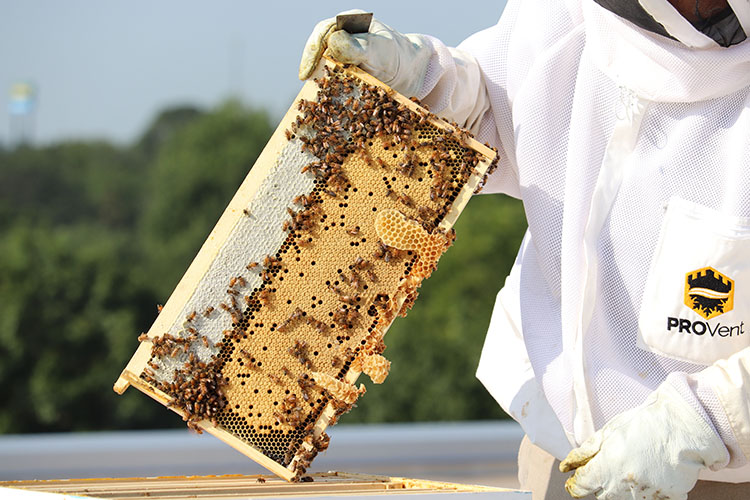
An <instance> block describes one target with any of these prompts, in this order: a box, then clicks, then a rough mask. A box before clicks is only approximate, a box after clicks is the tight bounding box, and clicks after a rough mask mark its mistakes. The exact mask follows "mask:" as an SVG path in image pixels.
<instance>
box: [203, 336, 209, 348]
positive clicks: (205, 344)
mask: <svg viewBox="0 0 750 500" xmlns="http://www.w3.org/2000/svg"><path fill="white" fill-rule="evenodd" d="M201 342H203V345H204V346H206V347H209V345H208V339H207V338H206V336H205V335H204V336H202V337H201Z"/></svg>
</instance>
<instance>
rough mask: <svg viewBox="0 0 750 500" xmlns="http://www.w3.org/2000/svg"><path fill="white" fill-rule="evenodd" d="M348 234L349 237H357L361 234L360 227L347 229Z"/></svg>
mask: <svg viewBox="0 0 750 500" xmlns="http://www.w3.org/2000/svg"><path fill="white" fill-rule="evenodd" d="M346 234H348V235H349V236H357V235H358V234H359V226H357V227H353V228H352V229H347V230H346Z"/></svg>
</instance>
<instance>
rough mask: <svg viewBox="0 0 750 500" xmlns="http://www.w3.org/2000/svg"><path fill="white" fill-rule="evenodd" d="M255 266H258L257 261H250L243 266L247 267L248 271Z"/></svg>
mask: <svg viewBox="0 0 750 500" xmlns="http://www.w3.org/2000/svg"><path fill="white" fill-rule="evenodd" d="M256 267H258V263H257V262H251V263H249V264H248V265H246V266H245V268H246V269H247V270H248V271H250V270H253V269H255V268H256Z"/></svg>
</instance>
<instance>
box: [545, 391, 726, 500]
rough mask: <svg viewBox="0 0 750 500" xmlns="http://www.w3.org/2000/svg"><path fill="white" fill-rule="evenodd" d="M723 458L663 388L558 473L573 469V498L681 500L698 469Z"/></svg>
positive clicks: (719, 446)
mask: <svg viewBox="0 0 750 500" xmlns="http://www.w3.org/2000/svg"><path fill="white" fill-rule="evenodd" d="M727 459H728V452H727V449H726V447H725V446H724V443H723V442H722V441H721V439H720V438H719V436H718V435H717V434H716V432H714V430H713V429H712V428H711V427H710V426H709V424H708V423H707V422H706V421H705V419H704V418H703V417H702V416H701V415H700V414H698V412H697V411H696V410H695V409H693V408H692V407H691V406H690V405H689V404H688V403H687V402H686V401H685V400H684V399H683V397H682V396H681V395H680V394H679V392H678V391H677V390H676V389H675V388H674V387H672V386H671V385H670V384H668V383H665V384H662V385H661V386H659V388H658V389H657V390H656V391H654V392H653V393H652V394H651V395H650V396H649V397H648V399H646V401H645V402H644V403H643V404H642V405H641V406H639V407H636V408H633V409H631V410H628V411H626V412H624V413H621V414H620V415H618V416H616V417H615V418H613V419H612V420H611V421H609V422H608V423H607V424H606V425H605V426H604V427H603V428H601V429H600V430H598V431H597V432H596V433H595V434H594V435H593V436H591V437H590V438H589V439H587V440H586V441H585V442H584V443H583V444H582V445H581V446H580V447H579V448H576V449H574V450H573V451H571V452H570V453H569V454H568V456H567V457H566V458H565V460H563V461H562V463H561V464H560V471H561V472H568V471H571V470H573V469H576V472H575V474H574V475H573V476H572V477H571V478H569V479H568V481H567V482H566V483H565V489H566V490H567V491H568V493H570V495H571V496H573V497H575V498H581V497H584V496H586V495H590V494H592V493H593V494H595V495H596V497H597V498H600V499H608V500H618V499H625V498H628V499H629V498H633V499H635V498H639V499H641V498H658V499H660V500H678V499H683V500H684V499H686V498H687V493H688V491H690V490H691V489H693V487H694V486H695V482H696V481H697V480H698V472H699V471H700V470H701V469H702V468H704V467H712V466H721V465H722V464H725V463H726V461H727Z"/></svg>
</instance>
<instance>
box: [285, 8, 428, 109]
mask: <svg viewBox="0 0 750 500" xmlns="http://www.w3.org/2000/svg"><path fill="white" fill-rule="evenodd" d="M362 12H364V11H362V10H350V11H346V12H342V14H353V13H362ZM326 48H327V49H328V51H327V53H326V54H327V55H330V57H332V58H333V59H335V60H336V61H339V62H341V63H345V64H355V65H357V66H360V67H361V68H362V69H364V70H365V71H367V72H368V73H370V74H371V75H372V76H374V77H375V78H377V79H378V80H380V81H381V82H383V83H385V84H386V85H388V86H390V87H391V88H393V89H394V90H396V91H397V92H400V93H402V94H404V95H406V96H408V97H411V96H414V95H416V94H417V92H419V90H420V89H421V87H422V82H423V80H424V76H425V72H426V71H427V64H428V63H429V61H430V57H431V56H432V48H431V46H430V44H429V42H427V40H426V38H425V37H424V36H422V35H402V34H401V33H399V32H398V31H395V30H393V29H391V28H389V27H388V26H386V25H385V24H383V23H381V22H380V21H378V20H376V19H373V20H372V24H371V25H370V31H369V33H357V34H354V35H350V34H349V33H347V32H346V31H343V30H337V29H336V18H335V17H332V18H330V19H325V20H324V21H321V22H319V23H318V24H317V26H315V29H314V30H313V32H312V34H311V35H310V38H308V39H307V43H306V44H305V49H304V51H303V53H302V61H301V62H300V65H299V78H300V80H306V79H307V78H309V77H310V75H311V74H312V72H313V71H314V70H315V67H316V66H317V65H318V61H320V57H321V56H322V55H323V52H324V51H326Z"/></svg>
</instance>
